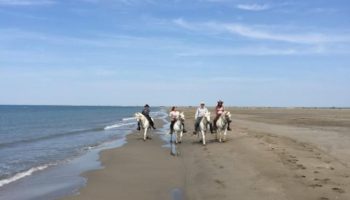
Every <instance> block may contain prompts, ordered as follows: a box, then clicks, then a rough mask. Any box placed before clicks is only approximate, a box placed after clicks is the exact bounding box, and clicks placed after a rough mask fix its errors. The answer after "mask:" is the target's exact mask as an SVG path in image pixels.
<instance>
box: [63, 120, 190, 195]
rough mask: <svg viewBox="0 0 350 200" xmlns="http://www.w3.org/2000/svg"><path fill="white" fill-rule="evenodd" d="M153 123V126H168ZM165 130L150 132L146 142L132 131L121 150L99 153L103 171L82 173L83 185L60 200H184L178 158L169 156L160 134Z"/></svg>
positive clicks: (182, 178) (139, 134) (181, 169)
mask: <svg viewBox="0 0 350 200" xmlns="http://www.w3.org/2000/svg"><path fill="white" fill-rule="evenodd" d="M155 121H156V127H163V126H165V125H167V123H165V122H163V121H162V120H160V119H158V120H155ZM166 128H167V127H163V128H159V130H158V129H157V130H155V131H154V130H152V131H153V133H151V137H152V139H148V140H147V141H143V140H142V136H141V133H142V131H141V132H139V133H138V132H137V131H133V132H132V133H131V134H128V135H127V143H126V144H125V145H124V146H123V147H121V148H114V149H108V150H104V151H102V152H100V159H99V160H100V162H101V165H102V166H103V168H102V169H97V170H93V171H88V172H86V173H83V174H82V176H83V177H85V178H86V179H87V184H86V186H85V187H82V188H81V189H80V192H79V194H75V195H73V196H68V197H65V198H63V199H65V200H69V199H77V200H78V199H115V198H116V196H117V197H118V198H120V199H145V200H147V199H150V200H151V199H174V200H182V199H185V198H184V195H185V194H184V193H183V191H184V180H185V178H184V177H183V174H184V170H183V167H182V166H181V158H179V157H176V156H172V155H171V151H172V149H171V148H169V147H167V145H168V144H167V141H166V140H165V137H163V136H164V135H162V134H164V131H165V129H166ZM159 131H161V132H162V131H163V133H159ZM162 137H163V138H162ZM140 146H142V147H141V148H142V149H140ZM177 175H179V176H177ZM97 188H98V189H97Z"/></svg>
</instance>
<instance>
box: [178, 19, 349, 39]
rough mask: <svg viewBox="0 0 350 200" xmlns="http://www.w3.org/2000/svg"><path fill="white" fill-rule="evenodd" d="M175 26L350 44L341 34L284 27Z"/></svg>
mask: <svg viewBox="0 0 350 200" xmlns="http://www.w3.org/2000/svg"><path fill="white" fill-rule="evenodd" d="M173 23H175V24H176V25H178V26H180V27H182V28H185V29H189V30H195V31H198V32H202V33H208V32H210V33H211V32H219V33H231V34H234V35H239V36H242V37H245V38H250V39H257V40H270V41H280V42H289V43H297V44H312V45H320V44H325V43H336V42H350V37H349V36H348V35H346V34H345V35H343V34H332V35H330V34H325V33H320V32H304V33H303V30H301V29H300V28H294V30H288V33H287V32H286V31H282V30H286V27H282V26H256V25H247V24H238V23H218V22H205V23H191V22H188V21H185V20H183V19H176V20H173Z"/></svg>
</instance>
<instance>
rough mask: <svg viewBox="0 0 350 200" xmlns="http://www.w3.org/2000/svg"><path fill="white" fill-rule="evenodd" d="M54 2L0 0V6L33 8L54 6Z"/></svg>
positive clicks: (43, 0) (49, 0)
mask: <svg viewBox="0 0 350 200" xmlns="http://www.w3.org/2000/svg"><path fill="white" fill-rule="evenodd" d="M54 3H55V1H54V0H0V6H1V5H6V6H34V5H50V4H54Z"/></svg>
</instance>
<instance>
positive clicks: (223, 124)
mask: <svg viewBox="0 0 350 200" xmlns="http://www.w3.org/2000/svg"><path fill="white" fill-rule="evenodd" d="M229 122H231V113H230V112H228V111H225V112H223V113H222V114H221V116H220V117H219V119H218V120H217V121H216V139H217V140H219V142H224V141H225V140H226V134H227V128H228V123H229Z"/></svg>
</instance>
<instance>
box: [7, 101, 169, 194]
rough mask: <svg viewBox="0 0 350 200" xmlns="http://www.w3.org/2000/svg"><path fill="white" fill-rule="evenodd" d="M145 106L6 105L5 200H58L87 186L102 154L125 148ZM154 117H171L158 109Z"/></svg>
mask: <svg viewBox="0 0 350 200" xmlns="http://www.w3.org/2000/svg"><path fill="white" fill-rule="evenodd" d="M141 110H142V107H119V106H25V105H23V106H22V105H13V106H12V105H11V106H9V105H0V199H4V200H5V199H6V200H11V199H16V200H21V199H26V200H27V199H36V200H38V199H58V198H61V197H63V196H65V195H69V194H72V193H77V191H78V190H79V188H80V187H82V186H83V185H84V184H86V179H85V178H83V177H81V176H80V174H81V173H83V172H85V171H88V170H92V169H98V168H101V167H103V166H100V163H99V161H98V158H99V152H100V151H101V150H104V149H108V148H116V147H120V146H122V145H123V144H125V143H126V142H127V141H126V135H127V134H130V133H131V132H132V131H133V130H135V129H136V120H135V119H134V117H133V115H134V113H135V112H140V111H141ZM151 116H152V117H153V118H159V119H164V118H165V117H166V116H167V115H166V113H165V111H164V110H163V109H162V108H160V107H155V108H152V112H151Z"/></svg>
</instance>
